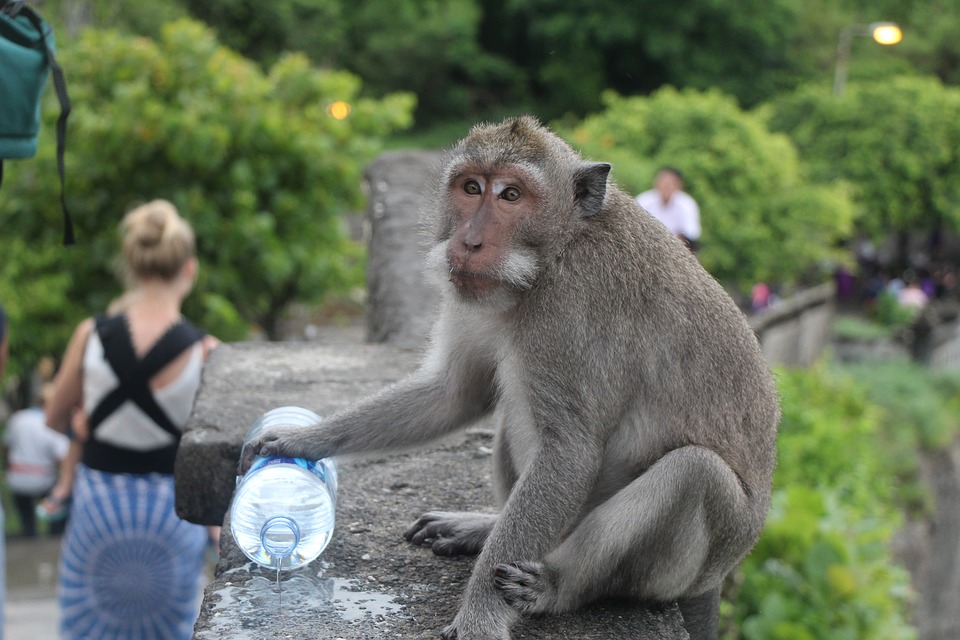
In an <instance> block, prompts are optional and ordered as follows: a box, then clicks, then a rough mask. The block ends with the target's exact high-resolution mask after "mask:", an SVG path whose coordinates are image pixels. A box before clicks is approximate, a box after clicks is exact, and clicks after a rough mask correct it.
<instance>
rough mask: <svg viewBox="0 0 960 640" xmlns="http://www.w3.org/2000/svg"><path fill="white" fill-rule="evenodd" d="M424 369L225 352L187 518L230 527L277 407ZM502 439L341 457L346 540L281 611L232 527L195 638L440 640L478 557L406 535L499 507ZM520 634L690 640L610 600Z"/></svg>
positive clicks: (399, 353)
mask: <svg viewBox="0 0 960 640" xmlns="http://www.w3.org/2000/svg"><path fill="white" fill-rule="evenodd" d="M417 359H418V352H417V351H411V350H404V349H399V348H396V347H393V346H389V345H369V344H356V343H349V342H343V343H330V344H308V345H305V344H303V343H245V344H227V345H223V346H222V347H220V348H218V349H217V350H216V351H215V352H214V355H213V356H212V357H211V358H210V361H209V362H208V363H207V366H206V367H205V370H204V377H203V383H202V386H201V389H200V392H199V394H198V396H197V401H196V404H195V407H194V411H193V414H192V415H191V418H190V421H189V423H188V425H187V428H186V432H185V434H184V437H183V440H182V442H181V446H180V451H179V453H178V457H177V479H176V486H177V510H178V513H180V514H181V516H182V517H185V518H186V519H188V520H191V521H193V522H198V523H202V524H220V523H221V522H222V521H223V518H224V515H225V513H226V511H227V508H228V506H229V501H230V497H231V495H232V492H233V487H234V480H235V476H234V474H235V469H236V460H237V458H238V456H239V453H240V445H241V442H242V440H243V437H244V435H245V434H246V431H247V429H248V428H249V425H250V424H252V422H253V421H254V420H255V419H256V418H257V417H258V416H260V415H261V414H262V413H264V412H265V411H267V410H269V409H271V408H273V407H277V406H282V405H288V404H296V405H300V406H305V407H307V408H310V409H312V410H314V411H317V413H319V414H321V415H325V414H329V413H331V412H332V411H335V410H337V409H339V408H341V407H343V406H346V405H347V404H349V403H351V402H354V401H356V400H357V399H359V398H361V397H363V396H365V395H367V394H369V393H372V392H374V391H377V390H378V389H380V388H382V387H383V386H384V385H386V384H388V383H390V382H392V381H394V380H396V379H398V378H399V377H400V376H401V375H403V374H404V373H405V372H407V371H409V370H410V369H411V368H412V367H413V366H415V364H416V362H417ZM490 440H491V436H490V434H489V433H486V432H484V431H483V430H471V431H468V432H466V433H460V434H457V435H455V436H451V437H450V438H447V439H445V440H443V441H441V442H438V443H434V444H433V445H431V446H429V447H426V448H423V449H418V450H416V451H411V452H408V453H401V454H394V455H384V456H379V457H376V456H375V457H368V458H363V459H357V460H349V459H347V460H342V461H341V467H340V469H341V471H340V493H339V496H338V504H337V525H336V531H335V533H334V538H333V540H332V542H331V543H330V546H329V547H328V548H327V550H326V551H325V552H324V554H323V556H321V558H320V559H319V560H317V561H315V562H314V563H311V564H310V565H308V566H307V567H303V568H301V569H299V570H297V571H292V572H285V573H283V574H281V580H282V582H283V587H282V592H281V595H282V605H281V604H280V602H279V596H278V593H277V588H276V585H275V580H276V575H275V574H272V573H269V572H265V571H263V570H261V569H260V568H259V567H257V566H256V565H255V564H253V563H251V562H249V561H247V560H246V558H245V557H244V556H243V554H242V553H241V552H240V551H239V549H237V548H236V546H235V545H234V544H233V540H232V537H231V536H230V534H229V528H228V527H225V528H224V534H223V536H222V539H221V544H222V555H221V559H220V562H219V563H218V565H217V570H216V575H215V578H214V580H213V582H211V584H209V585H208V586H207V588H206V590H205V592H204V598H203V605H202V608H201V612H200V616H199V618H198V620H197V623H196V626H195V628H194V638H195V639H196V640H213V639H218V640H219V638H231V639H234V640H242V639H244V638H273V637H276V638H343V639H344V640H354V639H357V640H360V639H364V640H368V639H371V638H436V637H438V634H439V632H440V630H441V629H443V627H444V626H446V625H447V624H448V623H449V622H450V621H451V620H452V619H453V617H454V615H455V613H456V611H457V608H458V607H459V603H460V595H461V593H462V592H463V589H464V586H465V585H466V581H467V579H468V578H469V576H470V571H471V569H472V567H473V559H472V558H440V557H437V556H434V555H433V554H432V553H431V552H430V551H429V550H428V549H423V548H417V547H414V546H413V545H410V544H408V543H407V542H406V541H404V540H403V537H402V533H403V531H404V529H405V528H406V527H407V526H408V525H409V524H410V523H412V522H413V520H414V519H416V517H418V516H419V515H420V513H421V512H423V511H426V510H430V509H448V510H470V509H476V510H487V509H490V505H491V484H490V477H489V473H490V445H491V441H490ZM227 524H228V523H227ZM278 605H280V612H279V613H278V610H277V608H278ZM513 637H514V638H577V639H586V640H590V639H594V638H596V639H599V638H610V637H625V638H637V639H639V640H681V639H683V638H686V637H687V634H686V632H685V631H684V630H683V628H682V618H681V616H680V613H679V610H678V609H677V608H676V606H675V605H674V606H671V607H667V608H661V609H651V608H647V607H644V606H640V605H636V604H632V603H602V604H598V605H595V606H591V607H588V608H585V609H583V610H581V611H577V612H575V613H571V614H565V615H559V616H553V615H550V616H542V617H537V618H530V619H524V620H521V621H520V622H519V623H518V624H517V626H516V627H514V631H513Z"/></svg>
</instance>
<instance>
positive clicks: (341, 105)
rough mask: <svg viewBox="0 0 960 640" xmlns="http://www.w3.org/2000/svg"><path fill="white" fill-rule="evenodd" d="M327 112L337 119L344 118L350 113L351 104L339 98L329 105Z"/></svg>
mask: <svg viewBox="0 0 960 640" xmlns="http://www.w3.org/2000/svg"><path fill="white" fill-rule="evenodd" d="M327 113H329V114H330V115H331V116H333V117H334V118H336V119H337V120H343V119H344V118H346V117H347V116H349V115H350V104H349V103H348V102H344V101H343V100H337V101H336V102H334V103H333V104H331V105H330V106H329V107H327Z"/></svg>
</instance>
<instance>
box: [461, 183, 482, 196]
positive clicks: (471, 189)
mask: <svg viewBox="0 0 960 640" xmlns="http://www.w3.org/2000/svg"><path fill="white" fill-rule="evenodd" d="M480 191H481V189H480V183H479V182H477V181H476V180H467V182H466V183H464V185H463V192H464V193H468V194H470V195H471V196H478V195H480Z"/></svg>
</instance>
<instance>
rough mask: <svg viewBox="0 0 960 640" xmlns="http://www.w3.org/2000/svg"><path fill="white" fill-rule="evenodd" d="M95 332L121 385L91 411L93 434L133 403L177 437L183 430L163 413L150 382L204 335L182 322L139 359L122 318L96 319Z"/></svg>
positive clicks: (102, 317) (169, 330)
mask: <svg viewBox="0 0 960 640" xmlns="http://www.w3.org/2000/svg"><path fill="white" fill-rule="evenodd" d="M96 331H97V333H98V334H99V335H100V341H101V343H102V344H103V350H104V358H105V359H106V360H107V362H108V363H109V364H110V368H111V369H113V371H114V373H115V374H116V376H117V378H118V379H119V380H120V384H119V385H118V386H117V387H116V388H115V389H113V390H112V391H110V392H109V393H107V395H105V396H104V397H103V398H102V399H101V400H100V402H99V403H98V404H97V406H96V407H95V408H94V409H93V411H91V412H90V416H89V419H88V422H89V427H90V431H91V432H92V431H94V430H95V429H96V428H97V426H98V425H99V424H100V423H101V422H103V421H104V420H105V419H106V418H107V417H108V416H109V415H110V414H112V413H113V412H114V411H116V410H117V409H119V408H120V406H121V405H122V404H123V403H124V402H126V401H127V400H131V401H133V403H134V404H136V405H137V406H138V407H140V410H141V411H143V412H144V413H145V414H147V415H148V416H149V417H150V419H151V420H153V421H154V422H155V423H156V424H157V426H159V427H160V428H161V429H163V430H164V431H166V432H167V433H169V434H170V435H172V436H174V437H175V438H179V437H180V430H179V429H178V428H177V427H176V425H174V423H173V421H172V420H171V419H170V417H169V416H168V415H167V412H166V411H164V410H163V407H161V406H160V405H159V404H158V403H157V401H156V399H155V398H154V395H153V392H152V391H151V390H150V379H151V378H152V377H153V376H154V375H155V374H156V373H157V372H159V371H160V370H161V369H163V368H164V367H165V366H167V365H168V364H170V363H171V362H172V361H173V360H174V359H176V358H177V356H179V355H180V354H181V353H183V352H184V350H186V349H187V348H189V347H190V346H191V345H193V344H194V343H195V342H198V341H199V340H201V339H202V338H203V336H204V335H205V334H204V333H203V332H202V331H200V330H199V329H198V328H196V327H195V326H193V325H192V324H190V323H189V322H187V321H186V320H183V321H181V322H179V323H177V324H175V325H173V326H172V327H170V328H169V329H168V330H167V331H166V333H164V334H163V336H161V337H160V339H159V340H158V341H157V342H156V344H154V345H153V347H151V349H150V351H148V352H147V354H146V355H145V356H144V357H143V358H142V359H140V358H137V355H136V353H135V352H134V350H133V343H132V342H131V339H130V334H129V331H128V329H127V321H126V318H124V317H123V316H122V315H117V316H112V317H109V318H108V317H105V316H98V317H97V318H96Z"/></svg>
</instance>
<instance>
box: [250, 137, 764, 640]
mask: <svg viewBox="0 0 960 640" xmlns="http://www.w3.org/2000/svg"><path fill="white" fill-rule="evenodd" d="M511 167H517V169H516V170H515V171H516V172H517V173H516V174H515V175H517V176H521V177H522V179H524V180H526V181H527V183H529V184H530V186H531V189H530V191H529V192H528V193H525V195H524V198H526V199H525V200H522V201H521V202H520V204H521V205H522V207H527V208H526V209H524V208H522V207H521V208H520V209H518V211H523V212H524V213H523V215H522V219H521V220H519V221H516V224H515V226H513V227H510V228H511V229H512V232H511V234H512V235H511V236H510V237H509V238H505V239H504V238H498V237H497V236H491V237H486V236H485V237H484V242H483V243H481V242H478V241H476V239H475V238H476V237H477V235H478V233H479V231H478V229H482V228H483V226H484V225H483V224H480V223H478V222H477V220H479V219H480V218H478V217H477V215H474V214H473V213H472V209H471V210H470V211H465V210H464V207H463V206H462V205H461V206H460V207H459V208H458V207H457V206H455V205H454V204H453V202H454V200H456V199H457V198H460V200H459V201H460V202H462V201H463V199H464V197H465V196H464V195H463V193H460V192H459V191H457V189H455V188H454V187H453V186H452V185H453V184H454V182H453V181H454V180H456V177H457V176H458V175H464V174H469V175H474V174H476V175H477V176H480V177H479V178H478V180H479V181H480V182H479V184H481V185H483V187H484V189H490V188H491V187H490V186H489V185H493V184H494V183H493V182H492V179H490V180H491V181H490V182H487V181H486V180H488V178H487V177H485V176H494V175H501V176H502V175H506V176H507V177H509V176H510V175H513V174H512V173H511V172H513V171H514V169H511ZM497 172H500V173H497ZM598 176H600V177H601V178H602V181H601V182H599V183H598V181H597V178H598ZM584 179H587V180H588V182H587V184H584V183H583V180H584ZM605 180H606V169H605V168H604V165H595V164H591V163H587V162H585V161H584V160H582V159H581V158H580V157H579V155H577V154H576V153H575V152H574V151H573V150H572V149H571V148H570V147H569V145H567V144H566V143H565V142H563V141H562V140H560V138H558V137H556V136H555V135H553V134H552V133H550V132H549V131H548V130H546V129H545V128H543V127H541V126H540V125H539V124H538V123H536V121H534V120H532V119H530V118H520V119H516V120H512V121H508V122H506V123H504V124H501V125H482V126H478V127H475V128H474V129H473V130H472V131H471V133H470V135H469V136H468V137H467V138H466V139H465V140H464V141H463V142H461V143H460V144H459V145H458V146H457V147H456V148H455V149H454V150H453V151H452V152H451V155H450V159H449V162H448V164H447V170H446V171H445V172H444V174H443V177H441V180H440V184H439V185H438V187H437V192H436V196H435V198H434V203H433V206H432V209H431V210H430V211H427V212H426V216H425V225H426V226H425V229H426V231H427V234H428V237H431V238H432V242H433V243H434V246H433V247H431V249H432V251H431V252H430V255H431V256H432V262H433V263H434V264H435V266H436V267H437V268H438V269H439V270H442V271H444V273H447V272H449V275H450V277H451V279H453V278H455V274H456V270H455V267H456V269H461V270H464V269H466V270H469V269H473V267H471V265H472V264H474V263H473V262H472V261H473V260H474V258H477V259H479V258H481V257H484V256H487V254H488V253H489V252H494V251H498V250H499V251H501V252H505V255H502V256H500V257H499V258H497V259H496V261H499V262H504V261H511V258H510V256H511V255H515V256H521V257H520V258H516V257H515V258H514V259H513V260H512V263H513V264H514V266H513V267H510V268H503V267H502V266H500V265H499V264H494V265H492V266H490V267H489V269H486V272H489V273H495V274H497V275H496V277H497V278H498V282H500V285H498V287H497V288H496V291H495V292H494V293H492V294H490V295H478V294H477V293H476V291H474V292H471V295H464V294H463V293H462V291H461V290H459V289H458V288H456V287H454V286H447V287H446V288H445V291H444V303H443V305H444V306H443V311H442V313H441V315H440V317H439V318H438V321H437V323H436V326H435V328H434V334H433V337H432V341H431V348H430V351H429V354H428V356H427V357H426V359H425V362H424V363H423V365H422V367H421V368H420V369H419V370H418V371H417V372H415V373H413V374H412V375H411V376H410V377H409V378H407V379H405V380H403V381H401V382H400V383H398V384H396V385H394V386H392V387H390V388H388V389H385V390H384V391H382V392H381V393H379V394H378V395H376V396H374V397H372V398H370V399H367V400H365V401H363V402H360V403H359V404H357V405H355V406H353V407H351V408H350V409H347V410H345V411H343V412H341V413H339V414H336V415H334V416H331V417H330V418H328V419H327V420H325V421H324V422H323V423H321V424H319V425H317V426H316V427H315V428H313V429H311V430H309V431H308V432H306V433H303V432H302V431H298V432H294V431H290V430H286V431H284V430H280V431H277V432H273V433H268V434H264V436H263V440H262V442H261V443H260V450H261V451H262V452H264V453H283V454H286V455H294V456H307V457H313V458H319V457H322V456H328V455H334V454H349V453H360V452H372V451H381V450H391V449H397V448H400V447H406V446H411V445H415V444H419V443H423V442H426V441H429V440H431V439H434V438H437V437H439V436H441V435H443V434H445V433H448V432H450V431H453V430H455V429H460V428H463V427H464V426H466V425H468V424H470V423H471V422H474V421H476V420H478V419H480V418H482V417H485V416H488V415H492V419H493V420H494V423H495V424H496V425H497V429H498V432H497V438H496V446H495V462H494V473H495V476H496V477H495V481H494V482H495V486H496V493H497V495H498V502H499V503H500V504H498V507H499V508H500V512H499V516H491V515H482V514H480V515H478V514H456V513H443V512H440V513H430V514H426V515H425V516H424V517H423V518H421V519H420V520H418V521H417V523H415V524H414V525H413V526H412V527H411V528H410V529H409V530H408V531H407V533H406V536H407V537H408V539H410V540H411V541H412V542H414V543H418V544H423V543H427V542H430V543H431V545H432V546H433V548H434V550H435V551H437V552H438V553H477V552H479V557H478V558H477V560H476V564H475V568H474V572H473V575H472V577H471V580H470V582H469V584H468V586H467V589H466V592H465V593H464V596H463V604H462V607H461V609H460V611H459V613H458V614H457V616H456V618H455V620H454V621H453V624H452V625H451V626H450V627H448V628H447V629H446V630H445V631H444V632H443V637H445V638H452V637H458V638H460V639H461V640H474V639H478V638H479V639H505V638H509V637H510V635H509V627H510V624H511V622H512V621H513V620H514V619H515V617H516V616H517V615H519V613H530V612H550V611H565V610H569V609H573V608H576V607H578V606H580V605H582V604H584V603H586V602H589V601H591V600H594V599H596V598H602V597H608V596H616V597H632V598H637V599H639V600H645V601H651V602H669V601H673V600H680V601H681V602H682V603H684V606H685V607H686V608H685V609H684V613H685V614H686V615H688V616H689V623H688V630H690V631H691V635H692V637H694V638H712V637H715V635H716V624H715V618H716V611H715V602H716V597H715V596H716V594H717V593H718V592H719V587H720V584H721V582H722V580H723V579H724V576H726V575H727V574H728V573H729V572H730V570H731V569H733V568H734V567H735V566H736V565H737V564H738V563H739V562H740V560H741V559H742V558H743V556H744V555H745V554H746V553H747V552H748V551H749V550H750V548H751V547H752V546H753V544H754V542H755V541H756V538H757V536H758V535H759V533H760V530H761V527H762V526H763V522H764V518H765V515H766V512H767V508H768V505H769V499H770V484H771V474H772V472H773V467H774V460H775V439H776V429H777V424H778V422H779V402H778V399H777V395H776V391H775V387H774V383H773V379H772V376H771V374H770V371H769V370H768V368H767V366H766V364H765V362H764V360H763V357H762V354H761V352H760V349H759V345H758V344H757V340H756V338H755V336H754V335H753V333H752V331H751V330H750V328H749V326H748V324H747V322H746V319H745V318H744V316H743V314H742V313H741V312H740V311H739V309H737V307H736V306H735V305H734V303H733V301H732V300H731V299H730V298H729V296H728V295H727V294H726V293H725V292H724V291H723V289H722V288H721V287H720V286H719V285H718V284H717V282H716V281H715V280H714V279H713V278H712V277H710V276H709V275H708V274H707V273H706V271H704V270H703V269H702V268H701V266H700V264H699V263H698V262H697V260H696V258H695V257H694V256H693V255H692V254H691V253H690V252H689V251H688V250H687V249H686V248H685V247H684V246H683V245H682V244H681V243H680V242H679V241H678V240H677V239H676V238H674V237H673V236H672V235H671V234H670V233H669V232H667V231H666V230H665V229H664V228H663V226H662V225H661V224H660V223H659V222H657V221H656V220H654V219H653V218H652V217H650V216H649V215H648V214H646V213H645V212H644V211H642V210H641V209H640V208H639V207H637V206H636V205H635V204H634V202H633V199H632V198H631V197H630V196H628V195H627V194H625V193H623V192H621V191H620V190H619V189H617V188H616V187H615V186H614V185H612V184H610V183H606V184H604V183H603V181H605ZM469 202H473V201H472V200H471V201H469ZM470 206H471V207H472V206H473V205H472V204H471V205H470ZM488 206H489V207H494V208H491V209H486V210H484V211H485V212H484V213H483V216H486V217H484V218H483V219H484V220H490V219H492V218H490V216H491V215H494V216H495V215H499V214H497V213H496V211H497V210H496V209H495V207H503V206H505V205H503V204H502V203H500V202H499V201H496V202H494V203H492V204H490V205H488ZM464 220H467V221H466V222H464ZM497 220H498V221H504V220H507V218H497ZM474 224H476V225H477V226H475V227H474V228H473V229H472V231H471V234H472V236H471V237H472V238H474V239H473V240H471V242H470V243H469V244H470V246H469V247H468V249H464V248H463V247H462V246H460V244H459V241H458V240H457V238H458V237H460V236H458V235H457V234H458V233H459V231H458V228H459V227H462V226H465V225H467V226H469V225H474ZM484 224H487V226H489V227H491V228H493V227H496V229H498V230H499V229H503V228H504V227H502V226H498V225H500V222H497V223H496V224H493V223H489V224H488V223H484ZM511 224H513V222H511ZM497 240H503V241H504V242H501V243H500V245H501V246H500V247H499V248H498V247H497V246H496V245H497V242H495V241H497ZM481 245H482V246H481ZM491 245H492V246H491ZM503 245H508V246H507V248H504V246H503ZM485 252H486V253H485ZM513 252H516V254H514V253H513ZM484 259H489V256H487V257H486V258H484ZM478 268H479V267H478ZM511 273H516V274H519V275H518V276H517V277H516V278H515V279H511V276H510V275H509V274H511ZM504 274H508V275H504ZM520 276H522V277H520ZM711 619H712V620H713V624H711Z"/></svg>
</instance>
